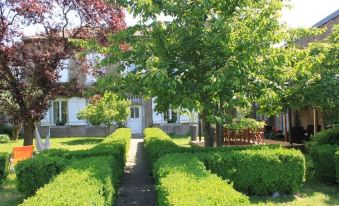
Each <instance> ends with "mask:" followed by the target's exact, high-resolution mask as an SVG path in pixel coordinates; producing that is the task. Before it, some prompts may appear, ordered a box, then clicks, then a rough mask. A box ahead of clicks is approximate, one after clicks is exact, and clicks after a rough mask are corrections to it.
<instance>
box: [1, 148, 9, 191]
mask: <svg viewBox="0 0 339 206" xmlns="http://www.w3.org/2000/svg"><path fill="white" fill-rule="evenodd" d="M9 158H10V154H8V153H0V187H1V185H2V183H3V182H4V180H5V179H6V177H7V175H8V164H9Z"/></svg>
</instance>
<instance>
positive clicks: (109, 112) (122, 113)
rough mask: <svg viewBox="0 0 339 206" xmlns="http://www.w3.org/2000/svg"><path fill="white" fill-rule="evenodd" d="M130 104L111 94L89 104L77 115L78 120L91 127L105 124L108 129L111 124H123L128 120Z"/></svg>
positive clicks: (106, 93)
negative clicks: (86, 122) (87, 123)
mask: <svg viewBox="0 0 339 206" xmlns="http://www.w3.org/2000/svg"><path fill="white" fill-rule="evenodd" d="M129 105H130V102H129V101H126V100H121V99H119V97H118V96H117V95H116V94H114V93H111V92H105V94H104V95H103V97H102V98H101V99H99V100H97V101H96V102H93V103H92V104H89V105H87V106H86V108H84V109H83V110H81V111H80V112H79V113H78V118H79V119H85V120H87V121H88V122H90V123H91V124H93V125H100V124H105V125H106V126H107V127H108V128H109V127H110V126H111V125H112V123H113V122H124V121H126V120H127V118H128V114H129V107H128V106H129Z"/></svg>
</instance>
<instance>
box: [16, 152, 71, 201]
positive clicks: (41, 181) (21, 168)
mask: <svg viewBox="0 0 339 206" xmlns="http://www.w3.org/2000/svg"><path fill="white" fill-rule="evenodd" d="M68 164H69V160H67V159H65V158H62V157H57V156H40V155H37V156H36V157H34V158H31V159H27V160H24V161H20V162H19V163H18V164H17V165H16V167H15V171H16V176H17V188H18V190H19V191H20V192H21V193H22V194H23V195H24V196H26V197H27V196H31V195H33V194H34V193H35V192H36V190H37V189H39V188H40V187H42V186H44V185H45V184H47V183H48V182H49V181H50V179H51V178H53V177H54V176H56V175H58V174H59V173H60V172H62V171H63V170H64V169H65V168H66V166H67V165H68Z"/></svg>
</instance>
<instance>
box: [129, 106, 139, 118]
mask: <svg viewBox="0 0 339 206" xmlns="http://www.w3.org/2000/svg"><path fill="white" fill-rule="evenodd" d="M130 110H131V114H130V116H131V118H139V116H140V115H139V108H138V107H131V108H130Z"/></svg>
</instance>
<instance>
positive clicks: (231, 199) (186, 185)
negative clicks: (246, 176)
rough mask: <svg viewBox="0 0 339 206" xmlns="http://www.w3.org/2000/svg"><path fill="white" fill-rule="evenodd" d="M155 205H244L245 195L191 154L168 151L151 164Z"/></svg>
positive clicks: (246, 199)
mask: <svg viewBox="0 0 339 206" xmlns="http://www.w3.org/2000/svg"><path fill="white" fill-rule="evenodd" d="M153 173H154V176H155V179H156V182H157V191H158V205H159V206H167V205H171V206H181V205H182V206H199V205H201V206H205V205H216V206H218V205H247V204H249V201H248V198H247V197H246V196H245V195H243V194H241V193H239V192H237V191H236V190H235V189H233V187H232V186H231V185H229V184H227V183H226V182H225V181H223V180H222V179H221V178H219V177H218V176H216V175H215V174H212V173H210V172H209V171H207V170H206V168H205V166H204V164H203V163H202V162H201V161H200V160H198V158H196V157H194V156H193V155H192V154H170V155H167V156H164V157H162V158H160V159H159V160H158V161H156V163H155V164H154V169H153Z"/></svg>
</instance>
